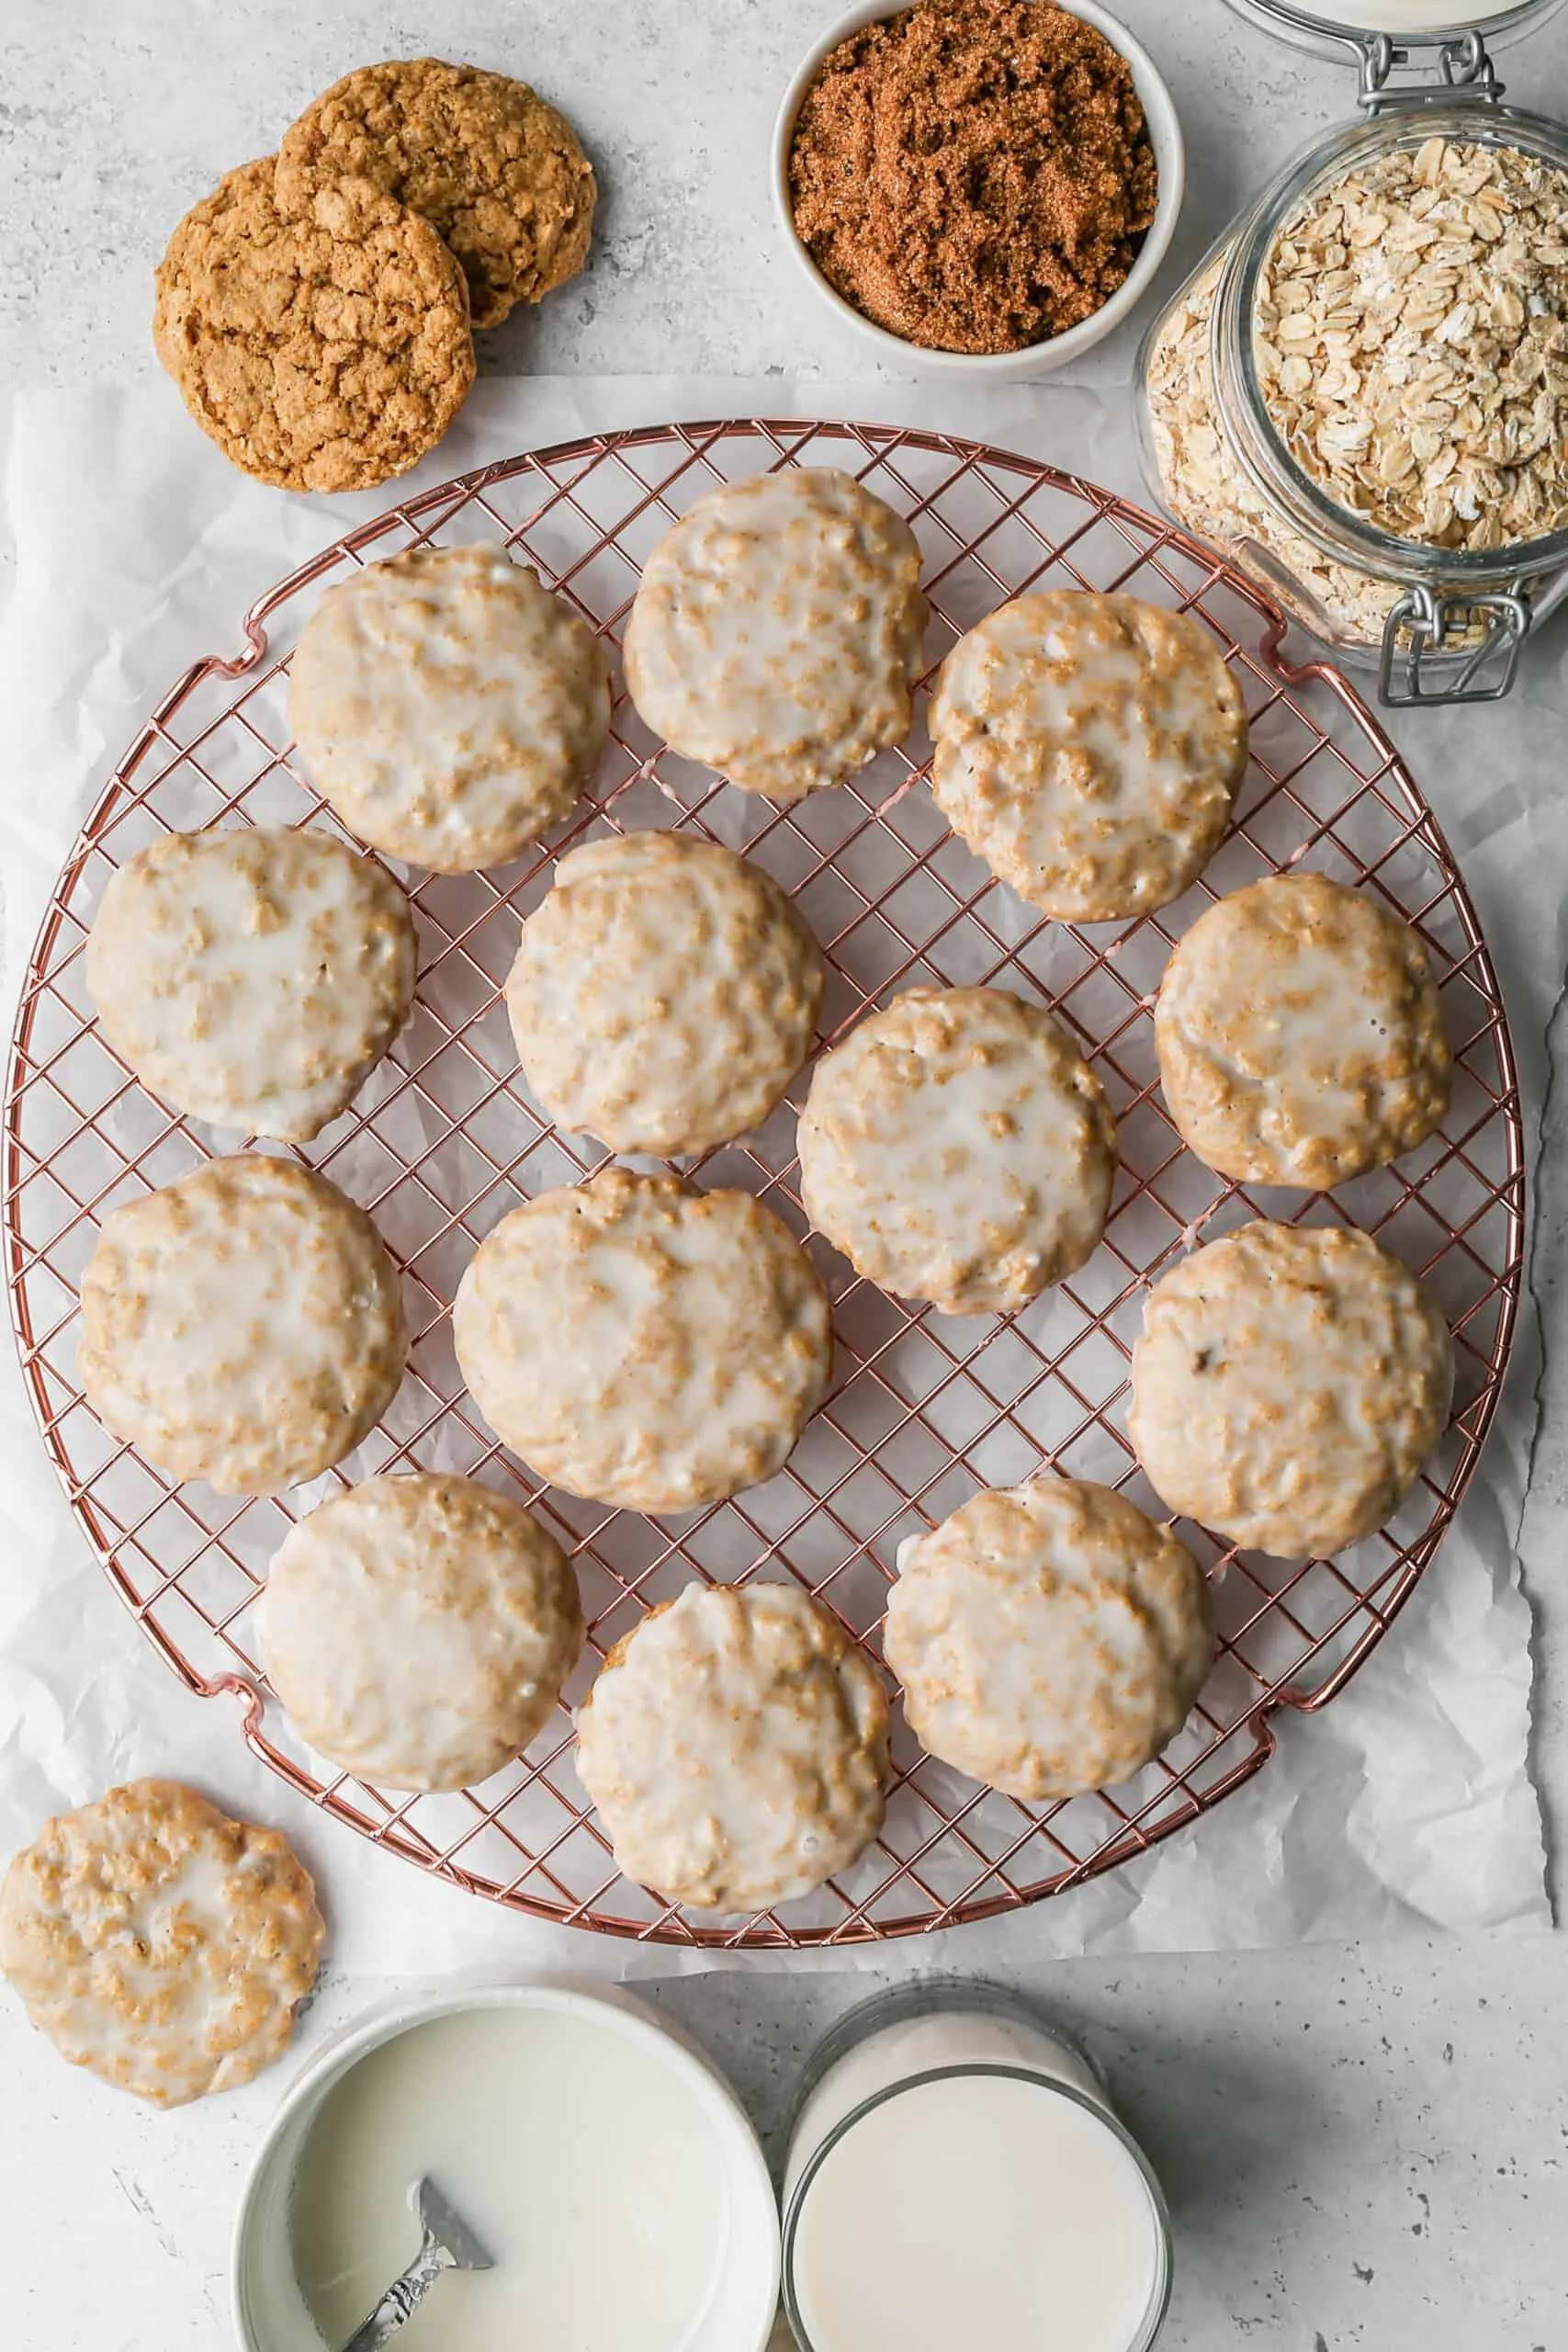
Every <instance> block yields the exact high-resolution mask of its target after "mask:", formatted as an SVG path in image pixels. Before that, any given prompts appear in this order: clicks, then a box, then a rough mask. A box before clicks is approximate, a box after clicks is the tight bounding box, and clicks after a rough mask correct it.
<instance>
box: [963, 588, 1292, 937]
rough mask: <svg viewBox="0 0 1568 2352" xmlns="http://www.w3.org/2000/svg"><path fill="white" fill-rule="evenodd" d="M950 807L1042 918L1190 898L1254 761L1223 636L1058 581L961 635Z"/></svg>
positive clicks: (1119, 916)
mask: <svg viewBox="0 0 1568 2352" xmlns="http://www.w3.org/2000/svg"><path fill="white" fill-rule="evenodd" d="M931 735H932V739H933V741H934V742H935V745H936V753H935V758H934V760H933V763H932V766H931V790H932V792H933V793H934V795H935V797H936V801H937V806H938V807H939V808H940V809H941V810H942V814H943V815H944V816H945V817H946V818H947V820H948V821H949V822H950V823H951V825H952V826H953V831H954V832H956V833H958V834H960V835H961V836H962V838H963V839H964V841H965V842H967V843H968V845H969V847H970V848H971V849H972V850H973V851H974V852H975V854H976V856H978V857H983V858H984V859H985V861H986V863H987V865H989V867H990V868H991V871H992V872H993V873H994V874H995V875H996V876H997V877H998V880H999V881H1002V882H1006V883H1008V884H1010V886H1011V888H1013V889H1015V890H1016V891H1017V892H1018V894H1019V896H1020V898H1021V899H1026V900H1027V901H1028V903H1029V904H1030V905H1031V906H1032V907H1035V908H1038V910H1039V911H1040V912H1041V913H1042V914H1045V915H1055V916H1056V917H1058V918H1059V919H1060V920H1061V921H1063V922H1119V921H1122V920H1123V919H1124V918H1127V917H1130V916H1134V915H1145V914H1149V913H1152V912H1153V910H1155V909H1156V907H1163V906H1165V905H1167V904H1168V902H1169V901H1170V900H1171V899H1178V898H1179V897H1180V895H1181V893H1182V892H1183V890H1185V889H1186V888H1188V887H1189V885H1190V883H1193V882H1195V881H1196V880H1197V878H1198V876H1199V875H1200V874H1201V872H1202V870H1203V868H1204V866H1205V865H1207V864H1208V862H1209V860H1210V858H1211V857H1212V856H1213V853H1214V851H1215V850H1216V849H1217V848H1218V847H1219V844H1220V840H1221V837H1222V835H1223V834H1224V830H1225V827H1226V826H1227V825H1228V824H1229V822H1230V814H1231V804H1232V802H1233V801H1234V800H1235V795H1236V791H1237V789H1238V787H1239V786H1240V784H1241V780H1242V777H1243V775H1245V773H1246V770H1247V710H1246V707H1245V705H1244V703H1243V701H1242V696H1241V689H1240V687H1239V686H1238V685H1237V684H1236V682H1235V678H1234V677H1233V676H1232V675H1231V673H1230V672H1229V670H1228V669H1227V668H1226V667H1225V664H1224V661H1223V660H1222V659H1221V657H1220V650H1219V647H1218V646H1217V644H1216V643H1215V641H1214V639H1213V634H1212V633H1211V631H1210V630H1208V629H1207V628H1205V627H1204V626H1203V624H1202V622H1201V621H1199V620H1195V619H1193V618H1192V616H1190V614H1187V613H1176V612H1168V611H1167V610H1165V609H1164V608H1163V607H1162V606H1160V605H1145V604H1143V603H1141V602H1140V600H1139V599H1138V598H1137V597H1135V596H1100V595H1093V594H1089V593H1088V592H1085V591H1078V590H1073V589H1066V588H1050V589H1043V590H1040V591H1037V592H1035V593H1034V594H1030V595H1025V596H1015V597H1014V598H1013V599H1012V601H1011V603H1010V604H1006V605H998V607H997V610H996V611H995V612H994V613H989V614H987V616H986V618H985V619H984V620H983V621H981V622H980V623H979V624H978V625H977V626H976V628H972V629H971V630H970V631H969V632H968V634H967V635H966V636H964V637H961V638H960V639H959V640H958V643H957V644H956V645H955V646H954V647H953V650H952V652H951V653H950V654H949V655H948V657H947V659H946V661H945V662H943V663H942V672H941V674H940V676H939V677H938V679H937V684H936V691H935V692H934V694H933V695H932V696H931Z"/></svg>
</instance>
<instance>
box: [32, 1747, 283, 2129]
mask: <svg viewBox="0 0 1568 2352" xmlns="http://www.w3.org/2000/svg"><path fill="white" fill-rule="evenodd" d="M324 1933H325V1929H324V1928H323V1926H322V1921H321V1913H320V1911H319V1910H318V1909H317V1907H316V1896H315V1889H314V1887H313V1886H312V1884H311V1883H310V1876H309V1874H308V1873H307V1872H306V1871H305V1870H304V1869H303V1868H302V1866H301V1865H300V1863H299V1860H297V1859H296V1857H295V1854H294V1852H293V1849H292V1848H291V1847H290V1846H289V1845H288V1841H287V1839H285V1838H282V1837H280V1836H279V1835H278V1833H277V1831H276V1830H274V1829H259V1828H257V1827H255V1826H254V1824H252V1823H250V1822H245V1821H231V1820H230V1819H229V1818H228V1816H227V1815H225V1814H221V1813H220V1812H219V1810H218V1808H217V1806H216V1805H213V1804H209V1803H208V1801H207V1799H206V1798H205V1797H202V1796H198V1795H197V1792H196V1791H195V1790H194V1789H187V1788H184V1787H182V1786H181V1784H180V1783H179V1782H178V1781H130V1783H129V1784H128V1785H127V1786H126V1787H124V1788H120V1789H111V1790H110V1791H109V1792H108V1794H107V1796H105V1797H101V1798H100V1799H99V1800H98V1802H97V1804H85V1805H81V1806H79V1807H78V1808H77V1810H76V1811H75V1812H74V1813H67V1814H62V1815H60V1817H59V1818H58V1819H57V1820H54V1821H50V1822H46V1823H45V1825H44V1826H43V1828H42V1829H41V1830H40V1832H39V1836H38V1837H37V1838H35V1840H34V1841H33V1843H32V1845H30V1846H29V1847H28V1848H27V1849H25V1851H23V1852H22V1853H20V1854H18V1855H17V1857H16V1860H14V1861H13V1862H12V1863H11V1865H10V1868H9V1869H8V1870H7V1871H6V1875H5V1878H4V1880H3V1881H0V1973H4V1974H5V1975H6V1976H7V1977H9V1979H10V1981H11V1983H12V1985H14V1986H15V1987H16V1989H17V1993H18V1994H19V1995H20V1996H21V1998H22V2000H23V2002H24V2004H25V2005H26V2007H27V2011H28V2017H29V2018H31V2020H32V2022H33V2024H34V2025H35V2026H37V2027H38V2029H39V2032H40V2033H45V2034H47V2035H48V2036H49V2039H50V2040H51V2041H52V2042H53V2044H54V2046H55V2048H56V2049H57V2050H58V2051H59V2052H60V2054H61V2056H62V2058H65V2059H68V2060H69V2061H70V2063H71V2064H72V2065H73V2066H85V2067H87V2068H88V2069H89V2070H90V2071H91V2072H92V2073H93V2074H95V2075H98V2076H99V2078H100V2079H101V2080H102V2081H104V2082H106V2083H112V2084H113V2085H114V2086H115V2087H116V2088H117V2089H118V2090H124V2091H132V2092H134V2093H135V2095H136V2096H137V2098H145V2099H150V2100H151V2101H152V2104H153V2105H154V2106H155V2107H179V2106H182V2105H184V2103H185V2102H186V2100H188V2099H193V2098H203V2097H204V2096H205V2095H206V2094H207V2093H208V2092H209V2091H231V2090H237V2089H238V2088H239V2087H240V2086H241V2084H242V2083H248V2082H249V2081H250V2080H251V2078H252V2076H253V2075H259V2074H260V2072H261V2070H262V2068H263V2067H264V2066H269V2065H271V2064H272V2062H273V2060H274V2059H275V2058H278V2057H281V2055H282V2054H283V2052H284V2051H285V2050H286V2049H287V2048H288V2041H289V2037H290V2035H291V2034H292V2033H293V2030H294V2013H295V2009H296V2007H297V2005H298V2004H299V2002H300V2001H302V2000H303V1999H304V1997H305V1996H306V1994H307V1993H308V1992H309V1991H310V1987H311V1985H312V1984H313V1983H314V1981H315V1975H316V1962H317V1960H318V1957H319V1955H320V1952H321V1939H322V1936H323V1934H324Z"/></svg>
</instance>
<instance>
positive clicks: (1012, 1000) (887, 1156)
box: [799, 989, 1116, 1315]
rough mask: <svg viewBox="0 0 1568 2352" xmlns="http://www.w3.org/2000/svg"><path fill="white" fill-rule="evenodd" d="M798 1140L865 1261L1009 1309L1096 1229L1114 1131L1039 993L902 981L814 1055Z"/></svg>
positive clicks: (830, 1226) (839, 1226)
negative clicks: (1032, 997) (904, 985)
mask: <svg viewBox="0 0 1568 2352" xmlns="http://www.w3.org/2000/svg"><path fill="white" fill-rule="evenodd" d="M799 1150H800V1176H801V1193H802V1198H803V1199H804V1201H805V1204H806V1208H807V1215H808V1216H810V1218H811V1220H812V1223H813V1224H814V1225H815V1226H817V1227H818V1230H819V1231H821V1232H822V1233H824V1234H826V1235H827V1237H828V1238H829V1240H830V1241H832V1242H833V1243H834V1244H835V1246H836V1247H837V1248H839V1249H840V1250H843V1251H844V1252H845V1254H846V1255H847V1256H848V1257H849V1259H850V1260H851V1261H852V1263H853V1265H854V1266H855V1267H856V1268H857V1270H858V1271H859V1272H861V1273H863V1274H865V1275H867V1276H869V1277H870V1279H871V1280H873V1281H874V1282H877V1283H882V1285H883V1286H884V1287H885V1288H886V1289H888V1290H893V1291H897V1293H899V1294H900V1295H902V1296H904V1297H908V1298H922V1299H930V1300H932V1301H933V1302H934V1303H935V1304H936V1305H937V1306H942V1307H944V1308H946V1309H947V1310H948V1311H949V1312H950V1313H953V1314H956V1315H973V1314H979V1313H982V1312H985V1311H995V1312H998V1313H1003V1314H1008V1313H1011V1312H1014V1311H1015V1310H1016V1309H1017V1308H1019V1307H1021V1306H1024V1305H1025V1304H1026V1303H1027V1302H1028V1301H1029V1300H1030V1299H1031V1298H1033V1297H1035V1296H1036V1295H1038V1293H1039V1292H1041V1291H1042V1290H1043V1289H1044V1288H1045V1287H1046V1286H1047V1285H1048V1284H1049V1283H1054V1282H1059V1281H1061V1279H1062V1278H1063V1276H1064V1275H1066V1274H1067V1273H1070V1272H1073V1271H1074V1270H1075V1269H1076V1268H1077V1267H1078V1266H1081V1265H1082V1264H1083V1263H1084V1261H1085V1260H1086V1259H1087V1258H1088V1257H1089V1254H1090V1252H1091V1251H1092V1250H1094V1249H1095V1247H1096V1245H1097V1244H1098V1242H1099V1240H1100V1236H1101V1234H1102V1233H1103V1232H1104V1229H1105V1217H1106V1211H1107V1209H1108V1207H1109V1205H1110V1200H1111V1180H1112V1178H1113V1176H1114V1173H1115V1169H1116V1131H1115V1127H1114V1125H1112V1122H1111V1114H1110V1112H1109V1110H1108V1109H1107V1107H1106V1103H1105V1095H1104V1091H1103V1090H1102V1088H1101V1086H1100V1080H1098V1079H1097V1078H1096V1077H1095V1076H1094V1074H1093V1072H1092V1071H1091V1070H1090V1069H1089V1066H1088V1064H1087V1063H1086V1062H1085V1061H1084V1060H1083V1058H1082V1057H1081V1055H1080V1054H1079V1053H1078V1052H1077V1048H1076V1047H1075V1046H1073V1045H1072V1044H1071V1042H1070V1041H1069V1039H1068V1038H1067V1036H1066V1034H1065V1033H1064V1032H1063V1030H1062V1029H1060V1028H1059V1027H1058V1025H1057V1024H1056V1023H1055V1021H1053V1020H1052V1018H1051V1016H1050V1015H1049V1013H1047V1012H1043V1010H1042V1009H1041V1008H1040V1007H1039V1006H1036V1005H1032V1004H1027V1003H1025V1002H1024V1001H1023V1000H1022V999H1021V998H1020V997H1016V996H1013V995H1011V994H1010V992H1009V991H1008V990H1006V989H910V990H908V993H907V994H905V995H903V996H899V997H896V998H895V999H894V1001H893V1002H892V1003H891V1004H890V1005H887V1006H886V1007H885V1008H884V1009H883V1011H881V1012H874V1013H871V1014H869V1015H868V1016H867V1018H866V1019H865V1020H864V1021H863V1022H861V1023H860V1024H859V1025H858V1027H856V1028H854V1029H852V1031H851V1032H850V1035H848V1037H847V1038H845V1040H844V1041H843V1043H842V1044H841V1045H840V1046H836V1047H835V1048H834V1050H833V1051H832V1052H831V1053H830V1054H829V1055H827V1056H826V1057H825V1058H824V1059H823V1060H822V1061H821V1062H819V1063H818V1067H817V1070H816V1073H815V1075H814V1077H813V1079H812V1084H811V1093H810V1096H809V1098H808V1100H807V1105H806V1109H805V1111H804V1112H803V1113H802V1114H801V1120H800V1134H799Z"/></svg>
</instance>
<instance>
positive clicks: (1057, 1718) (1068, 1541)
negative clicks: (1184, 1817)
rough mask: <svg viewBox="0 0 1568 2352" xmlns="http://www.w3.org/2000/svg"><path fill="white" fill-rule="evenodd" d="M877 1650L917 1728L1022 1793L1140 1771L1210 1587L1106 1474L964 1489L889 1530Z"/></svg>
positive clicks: (1178, 1701)
mask: <svg viewBox="0 0 1568 2352" xmlns="http://www.w3.org/2000/svg"><path fill="white" fill-rule="evenodd" d="M886 1652H887V1663H888V1665H889V1666H890V1667H891V1668H893V1671H894V1673H895V1674H896V1675H897V1677H898V1679H899V1681H900V1682H901V1683H902V1684H903V1686H904V1711H905V1713H906V1714H907V1715H908V1719H909V1724H910V1727H911V1729H912V1730H913V1731H914V1732H915V1733H916V1735H917V1736H918V1737H919V1740H920V1742H921V1745H922V1746H923V1747H927V1748H929V1749H930V1751H931V1754H932V1755H933V1756H937V1757H940V1758H942V1762H943V1763H945V1764H952V1765H953V1766H955V1767H956V1769H957V1770H959V1771H961V1772H968V1773H969V1774H971V1775H972V1776H973V1778H974V1779H976V1781H987V1782H988V1783H989V1785H990V1786H991V1787H992V1788H994V1789H1004V1790H1006V1792H1008V1794H1009V1795H1010V1796H1015V1797H1021V1798H1023V1799H1024V1800H1025V1801H1026V1802H1028V1803H1030V1804H1039V1803H1041V1802H1043V1800H1045V1799H1047V1798H1055V1797H1070V1796H1077V1795H1078V1794H1079V1793H1080V1792H1082V1791H1084V1790H1086V1789H1103V1788H1108V1787H1110V1786H1111V1785H1112V1784H1113V1783H1114V1782H1116V1781H1126V1780H1130V1779H1131V1778H1132V1776H1133V1774H1134V1772H1137V1771H1141V1770H1142V1769H1143V1767H1144V1766H1145V1764H1147V1763H1148V1762H1149V1761H1150V1760H1151V1759H1152V1758H1154V1757H1156V1756H1157V1755H1158V1754H1159V1752H1160V1750H1161V1749H1162V1748H1163V1747H1166V1746H1167V1745H1168V1742H1169V1741H1170V1740H1172V1739H1174V1737H1175V1736H1176V1734H1177V1733H1178V1732H1179V1730H1180V1728H1181V1726H1182V1724H1184V1723H1185V1722H1186V1720H1187V1717H1188V1714H1189V1713H1190V1709H1191V1706H1192V1702H1193V1701H1194V1700H1195V1699H1196V1698H1197V1696H1198V1693H1199V1691H1201V1689H1202V1687H1203V1684H1204V1682H1205V1680H1206V1679H1207V1678H1208V1673H1209V1668H1210V1667H1211V1666H1212V1665H1213V1657H1214V1630H1213V1616H1212V1613H1211V1611H1210V1607H1209V1593H1208V1587H1207V1586H1206V1584H1205V1583H1204V1581H1203V1576H1202V1571H1201V1569H1200V1567H1199V1566H1198V1563H1197V1561H1196V1560H1195V1559H1194V1558H1193V1557H1192V1555H1191V1553H1190V1552H1189V1551H1187V1550H1186V1548H1185V1547H1184V1546H1183V1545H1182V1544H1179V1543H1178V1542H1177V1540H1176V1538H1175V1536H1174V1535H1173V1534H1172V1533H1171V1532H1170V1530H1169V1528H1168V1527H1160V1526H1157V1525H1156V1522H1155V1521H1153V1520H1151V1519H1147V1518H1145V1515H1144V1513H1143V1512H1142V1511H1141V1510H1138V1509H1137V1507H1136V1505H1135V1504H1134V1503H1131V1502H1129V1501H1128V1500H1127V1498H1126V1497H1125V1496H1124V1495H1119V1494H1116V1493H1114V1492H1113V1491H1112V1489H1111V1487H1096V1486H1089V1485H1084V1484H1080V1482H1079V1481H1078V1480H1077V1479H1074V1478H1055V1477H1050V1476H1046V1477H1041V1478H1036V1479H1033V1480H1032V1481H1031V1482H1030V1484H1029V1485H1027V1486H1023V1487H1010V1488H1009V1489H1006V1490H1004V1491H993V1492H987V1493H985V1494H978V1495H975V1496H972V1497H971V1498H970V1499H969V1501H968V1502H966V1503H964V1505H963V1506H962V1507H961V1508H960V1509H959V1510H956V1511H954V1513H953V1517H952V1518H951V1519H949V1520H947V1521H944V1523H943V1524H942V1526H941V1527H938V1528H936V1529H934V1530H933V1531H932V1532H931V1534H929V1535H917V1536H914V1537H912V1538H911V1539H910V1540H909V1542H908V1543H907V1544H903V1545H901V1546H900V1548H899V1554H898V1579H897V1583H896V1584H895V1585H894V1587H893V1589H892V1592H891V1593H890V1595H889V1596H888V1602H887V1630H886Z"/></svg>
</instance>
